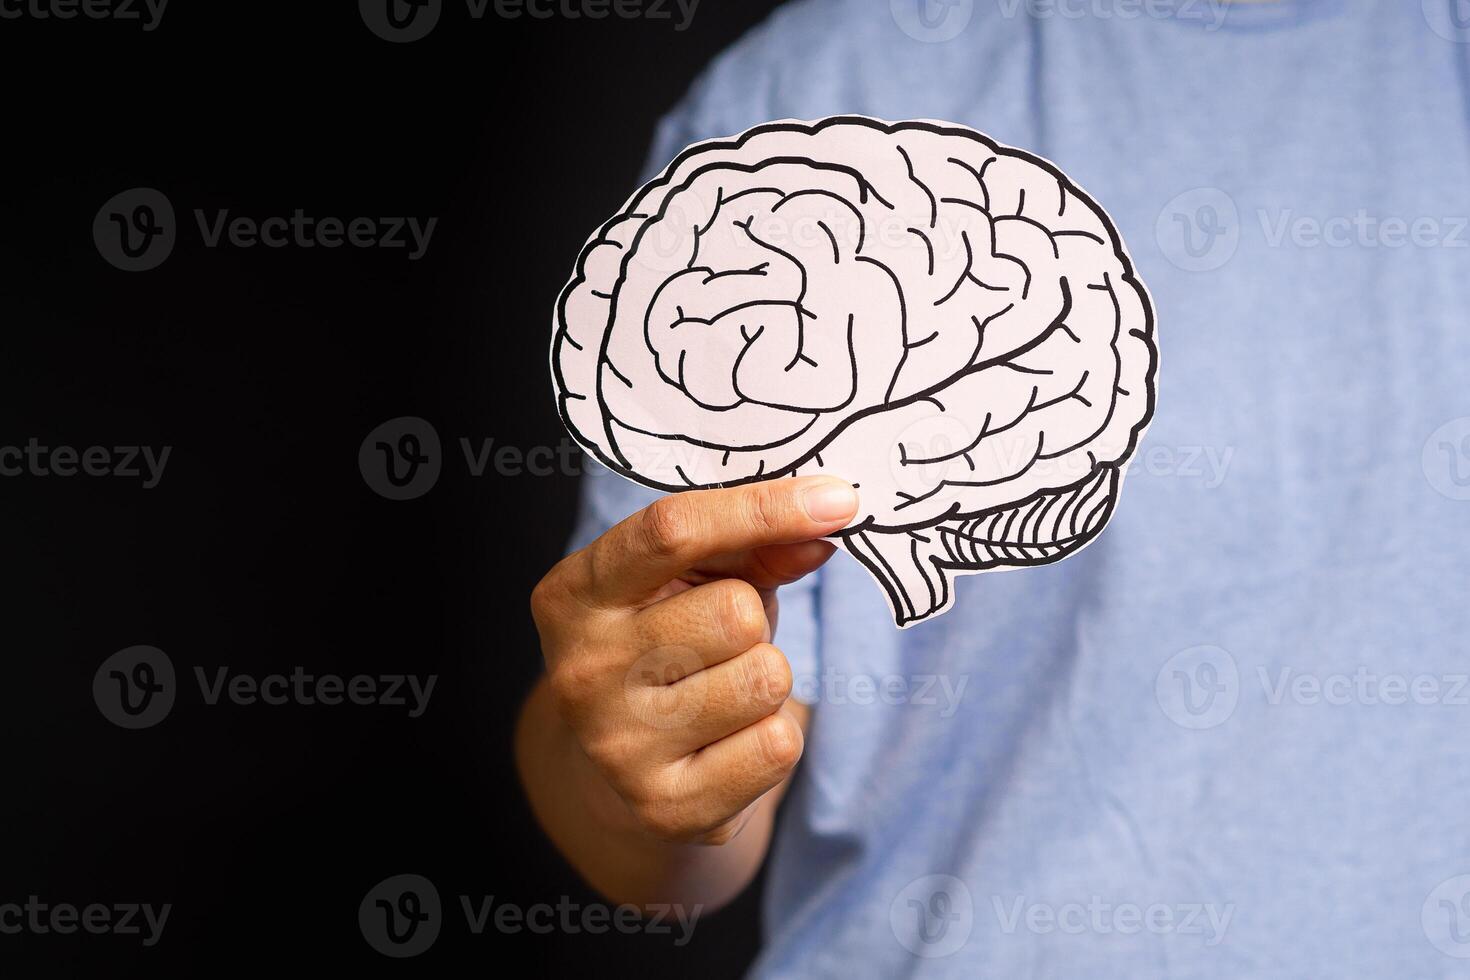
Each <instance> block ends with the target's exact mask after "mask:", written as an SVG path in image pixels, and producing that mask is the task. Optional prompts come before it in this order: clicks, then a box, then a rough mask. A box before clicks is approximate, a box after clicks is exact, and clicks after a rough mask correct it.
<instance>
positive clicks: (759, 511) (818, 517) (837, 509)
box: [586, 476, 858, 605]
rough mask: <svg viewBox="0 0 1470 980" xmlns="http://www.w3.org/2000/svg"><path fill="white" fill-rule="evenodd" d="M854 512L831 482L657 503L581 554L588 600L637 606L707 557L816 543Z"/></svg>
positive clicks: (754, 487)
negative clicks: (584, 566) (780, 545)
mask: <svg viewBox="0 0 1470 980" xmlns="http://www.w3.org/2000/svg"><path fill="white" fill-rule="evenodd" d="M857 509H858V497H857V491H856V490H854V489H853V488H852V485H851V484H849V483H847V482H845V481H843V480H839V479H836V478H835V477H830V476H810V477H796V478H791V479H784V480H767V481H764V482H761V483H748V484H745V485H744V486H739V487H729V488H726V489H721V490H689V491H685V492H683V493H677V494H673V495H672V496H668V497H663V498H660V499H659V500H656V501H654V502H653V503H652V504H650V505H649V506H647V507H645V508H644V509H643V510H641V511H639V512H638V513H636V514H634V515H633V516H632V517H629V518H628V519H627V520H625V521H623V522H622V523H621V524H618V525H617V526H615V527H613V528H612V529H611V530H609V531H608V532H607V533H606V534H604V535H603V536H602V537H600V538H598V539H597V540H596V541H594V542H593V543H592V544H591V545H590V546H589V547H588V549H587V552H586V572H587V579H588V581H587V594H588V595H589V596H590V597H591V598H592V599H593V601H595V602H598V603H602V604H608V605H619V604H626V603H632V602H637V601H638V600H640V599H646V598H648V597H649V596H651V595H652V594H653V593H655V592H657V591H658V590H659V589H660V588H662V587H663V586H664V585H666V584H668V583H669V582H670V581H672V580H673V579H675V578H677V577H678V576H679V575H680V574H681V573H682V572H684V571H686V570H688V569H689V568H690V567H691V566H693V565H695V564H697V563H698V562H700V561H703V560H705V559H707V558H712V557H714V556H716V555H724V554H730V553H732V552H737V551H746V550H748V549H751V548H758V547H761V546H762V545H771V544H792V543H795V542H798V541H808V540H811V539H813V538H819V537H822V536H823V535H825V534H831V533H832V532H833V531H838V530H841V529H842V528H843V527H845V526H846V525H847V524H848V523H849V522H850V521H851V520H852V519H853V516H854V515H855V514H856V513H857Z"/></svg>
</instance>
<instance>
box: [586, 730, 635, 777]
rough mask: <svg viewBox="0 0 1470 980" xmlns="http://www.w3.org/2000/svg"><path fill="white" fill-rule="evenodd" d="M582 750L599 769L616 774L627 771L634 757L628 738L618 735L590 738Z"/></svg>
mask: <svg viewBox="0 0 1470 980" xmlns="http://www.w3.org/2000/svg"><path fill="white" fill-rule="evenodd" d="M582 751H583V752H584V753H586V755H587V758H589V759H591V760H592V764H593V765H595V766H596V767H597V768H598V769H599V770H601V771H602V772H603V773H605V774H609V775H614V776H618V775H622V774H623V773H626V772H627V770H628V768H629V763H630V762H631V761H632V759H633V758H634V754H633V753H632V752H631V751H629V747H628V744H627V742H626V740H624V739H621V738H616V737H606V736H604V737H601V738H592V739H589V740H588V741H587V742H586V744H584V745H583V746H582Z"/></svg>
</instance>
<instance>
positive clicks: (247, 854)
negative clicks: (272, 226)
mask: <svg viewBox="0 0 1470 980" xmlns="http://www.w3.org/2000/svg"><path fill="white" fill-rule="evenodd" d="M773 6H775V4H774V3H773V2H770V0H760V2H754V0H704V2H703V3H701V4H700V5H699V7H698V9H697V12H696V14H695V16H694V19H693V22H692V25H691V26H690V28H689V29H688V30H686V31H683V32H679V31H676V30H675V23H676V22H677V20H678V16H679V15H678V13H677V11H676V10H675V11H674V16H673V19H668V20H652V19H634V20H624V19H620V18H617V17H609V18H607V19H605V20H601V21H590V20H585V19H584V20H571V19H568V18H566V17H564V16H560V15H559V16H557V17H554V18H552V19H548V20H533V19H531V18H527V17H523V18H521V19H518V20H506V19H500V18H497V17H496V16H494V14H493V13H490V14H487V15H486V16H485V17H484V18H483V19H481V20H474V19H472V18H471V17H470V16H468V14H467V12H466V7H465V6H464V3H463V0H446V3H445V8H444V12H443V16H442V17H441V19H440V21H439V23H438V25H437V27H436V28H435V29H434V31H433V32H432V33H431V34H430V35H429V36H428V37H426V38H424V39H423V40H420V41H417V42H414V43H410V44H391V43H388V42H386V41H384V40H381V39H379V38H378V37H376V36H374V35H373V34H372V33H371V32H370V31H369V30H368V29H367V28H366V27H365V26H364V22H363V20H362V19H361V17H360V16H359V11H358V10H357V9H356V6H355V5H354V4H351V3H333V4H307V3H297V4H286V5H265V4H244V3H237V4H227V3H222V2H212V3H187V4H186V3H184V2H182V0H176V5H170V6H169V7H168V8H167V10H166V13H165V15H164V17H163V18H162V20H161V21H160V22H159V24H158V26H157V28H156V29H155V30H153V31H144V30H143V29H142V27H141V25H140V24H139V22H137V21H131V22H125V21H120V20H89V19H87V18H85V17H79V18H77V19H74V20H56V19H49V20H40V19H37V18H35V17H33V16H29V15H27V16H23V17H21V18H19V19H5V20H0V74H3V77H4V91H5V92H6V93H7V96H6V113H5V120H6V140H5V145H6V150H7V152H6V157H7V158H8V169H9V170H10V174H11V179H10V181H9V182H8V187H9V189H8V190H7V191H6V193H5V195H4V197H5V213H4V216H3V224H0V243H3V249H4V256H3V258H4V264H3V267H0V268H3V274H0V280H3V290H4V297H3V326H4V329H3V334H0V335H3V338H4V340H3V354H0V357H3V365H4V371H3V378H4V382H3V384H0V399H3V401H4V403H5V408H4V410H3V414H0V418H3V426H4V428H3V434H0V445H5V446H23V445H24V444H25V443H26V442H27V440H29V439H31V438H35V439H36V440H38V442H39V443H41V444H44V445H48V446H61V445H66V446H73V447H76V448H77V449H79V450H80V449H85V448H86V447H89V446H105V447H117V446H141V445H148V446H152V447H155V449H157V448H158V447H162V446H168V447H171V455H170V457H169V460H168V463H167V466H166V468H165V470H164V472H163V475H162V479H161V480H160V481H159V483H158V485H157V486H156V487H154V488H152V489H143V488H142V487H141V480H140V479H135V478H134V479H130V478H126V477H96V476H80V475H79V476H72V477H61V476H56V475H50V476H38V475H35V474H30V473H26V474H22V475H19V476H7V477H4V478H0V494H3V503H4V510H3V513H4V527H5V534H4V545H3V547H4V549H5V554H6V557H7V558H8V560H7V561H6V563H5V564H6V566H7V568H8V569H9V571H10V574H9V576H8V582H7V586H6V588H5V590H4V595H5V605H6V607H7V608H6V622H7V625H8V626H9V627H10V628H9V629H7V630H6V631H5V637H6V649H5V659H4V663H5V666H6V670H5V671H4V674H3V677H4V681H3V682H0V718H3V722H0V724H3V726H4V732H5V737H4V746H5V749H6V751H5V755H4V763H3V764H4V769H5V773H6V779H5V782H4V787H5V788H4V790H3V793H4V796H3V810H0V813H3V830H4V832H5V845H4V857H3V859H0V903H4V902H24V901H25V900H26V898H27V897H28V896H30V895H36V896H37V897H39V898H40V899H41V900H42V901H45V902H48V903H51V904H55V903H70V904H74V905H78V906H82V905H86V904H88V903H92V902H101V903H104V904H117V903H130V902H147V903H152V904H153V905H154V906H159V905H162V904H163V903H171V904H172V906H173V909H172V912H171V914H170V917H169V919H168V922H167V925H166V928H165V929H164V931H163V934H162V938H161V941H160V942H159V943H158V944H157V945H156V946H154V947H152V948H143V947H142V943H141V938H142V937H140V936H119V935H100V936H97V935H87V934H84V933H79V934H75V935H56V934H47V935H36V934H31V933H24V934H20V935H0V974H3V975H6V976H21V975H31V974H33V973H35V974H37V975H39V973H38V971H40V970H42V969H44V970H45V975H69V974H75V975H99V974H101V973H103V972H104V971H106V972H108V973H109V974H110V975H120V974H143V973H147V974H149V975H179V974H182V973H186V972H190V973H195V974H198V975H222V974H231V973H250V974H255V975H258V974H259V973H260V972H262V971H264V970H267V969H291V970H295V969H304V970H308V971H315V970H332V971H334V972H336V971H341V972H342V973H345V974H346V975H362V974H365V973H370V974H376V973H378V972H385V973H386V972H393V973H398V974H403V973H406V972H412V973H416V974H421V973H429V974H449V973H453V974H456V975H458V974H468V973H469V972H470V971H472V970H473V971H476V972H479V973H482V972H483V971H486V970H496V971H498V970H501V969H504V970H507V971H510V970H515V971H516V972H524V970H525V968H524V967H521V968H517V967H516V964H517V963H518V962H523V961H524V959H525V958H526V957H529V958H530V961H531V968H532V969H535V968H538V967H539V968H540V969H543V970H545V971H546V972H555V973H562V974H565V973H572V974H576V973H581V972H583V971H591V970H594V969H595V970H598V971H599V972H613V973H615V974H623V973H627V972H632V971H635V970H636V971H638V972H640V973H642V974H644V975H650V976H659V975H668V976H676V975H690V974H697V975H702V976H721V975H736V974H738V973H739V972H741V970H742V969H743V968H744V967H745V966H746V965H747V964H748V962H749V958H750V956H751V951H752V949H753V944H754V942H755V939H756V914H755V902H754V900H753V899H754V895H753V894H747V896H746V897H745V898H744V899H743V900H742V901H741V902H740V903H739V904H737V905H736V906H734V907H732V908H731V909H729V910H727V911H726V912H724V913H722V914H720V915H719V916H718V917H716V918H713V919H710V920H708V921H701V923H700V924H699V926H698V928H697V930H696V932H695V940H694V942H693V943H692V944H690V945H688V946H686V947H684V948H677V947H675V945H674V942H673V937H672V936H648V935H634V936H618V935H605V936H600V937H595V936H589V935H585V934H582V935H568V934H567V933H565V932H563V931H560V930H558V931H557V932H554V933H552V934H550V935H536V934H532V933H530V932H524V931H523V932H521V933H519V934H514V935H512V934H502V933H498V932H496V931H495V930H494V928H493V927H491V928H488V929H487V930H486V931H485V932H484V933H483V934H481V935H478V936H476V935H472V934H471V933H470V931H469V930H468V929H467V928H466V926H465V922H464V918H463V915H462V913H461V911H460V909H459V900H458V897H459V896H460V895H469V896H471V897H472V898H473V900H475V901H476V902H478V901H479V900H480V899H481V898H483V897H484V896H489V895H493V896H495V900H496V902H497V903H500V902H508V903H514V904H518V905H521V906H529V905H532V904H534V903H537V902H549V903H556V902H557V901H558V900H560V899H561V897H562V896H564V895H565V896H568V897H569V898H570V899H571V900H572V901H576V902H583V903H585V902H590V901H593V900H594V897H593V896H592V895H591V894H590V893H589V892H587V891H585V890H584V889H583V887H582V886H581V885H579V884H578V882H577V880H576V878H575V876H574V875H572V874H571V873H570V872H569V870H568V869H567V868H566V867H565V866H564V865H563V864H562V863H561V862H560V860H559V859H558V858H557V857H556V856H555V854H554V852H552V851H551V849H550V847H549V845H547V844H546V843H545V841H544V839H543V838H542V837H541V835H540V833H539V831H538V830H537V829H536V827H535V825H534V823H533V822H532V821H531V818H530V816H529V813H528V811H527V809H526V806H525V803H524V801H523V798H522V795H521V792H520V789H519V786H518V785H517V783H516V780H515V776H514V770H513V766H512V764H511V753H510V736H511V731H512V724H513V720H514V715H515V710H516V707H517V706H518V704H519V701H520V699H521V698H522V696H523V695H524V693H525V691H526V690H527V689H528V688H529V686H530V684H531V682H532V680H533V679H534V677H535V674H536V672H537V670H538V669H539V663H540V661H539V655H538V652H537V647H536V640H535V634H534V631H533V629H532V625H531V622H530V616H529V613H528V611H527V603H526V599H527V595H528V593H529V591H530V588H531V586H532V585H533V584H534V582H535V581H536V579H537V578H539V576H540V575H541V573H542V572H543V571H544V570H545V569H546V568H547V567H549V566H550V564H551V563H552V562H553V561H554V560H555V558H556V557H557V555H558V553H559V551H560V549H561V547H562V545H563V542H564V540H565V537H566V535H567V533H568V531H569V529H570V526H571V519H572V512H573V504H574V499H575V493H576V481H575V479H574V477H572V476H571V475H568V474H558V475H554V476H549V477H537V476H530V475H522V476H518V477H511V476H501V475H496V474H494V473H486V474H485V475H483V476H479V477H476V476H473V475H471V473H470V472H469V469H468V467H467V466H466V463H465V460H464V457H463V454H462V452H461V447H460V443H459V440H460V439H462V438H463V439H468V440H470V442H471V444H472V445H473V446H474V447H476V448H479V447H480V446H481V445H482V440H485V439H492V438H493V439H494V440H495V446H497V447H499V446H502V445H510V446H515V447H518V448H520V449H522V450H527V449H530V448H532V447H536V446H551V447H556V446H558V445H559V444H561V443H562V441H563V440H564V439H565V436H564V433H563V431H562V429H561V427H560V425H559V423H558V421H557V419H556V416H555V411H554V406H553V402H552V398H551V396H550V390H549V381H548V378H547V370H546V346H547V342H548V340H549V331H550V316H551V310H552V304H553V301H554V298H555V295H556V292H557V290H558V289H559V288H560V287H561V285H562V284H563V282H564V281H565V279H566V277H567V275H568V274H569V273H570V271H571V264H572V262H573V260H574V258H575V256H576V254H577V250H578V248H579V247H580V246H581V244H582V242H583V241H584V239H585V238H586V236H587V235H588V234H589V233H590V232H591V231H592V230H593V229H594V228H595V227H596V226H597V225H598V224H599V223H600V222H601V221H603V220H605V219H606V218H607V217H608V216H610V215H611V214H612V213H614V212H615V211H616V209H617V207H618V206H619V205H620V204H621V202H622V201H623V199H624V198H625V197H626V196H627V195H628V194H629V193H630V192H631V191H632V189H633V188H634V186H635V183H636V178H637V176H638V174H639V171H640V170H641V167H642V164H643V159H644V154H645V152H646V150H647V146H648V142H649V139H650V137H651V134H652V131H653V126H654V123H655V121H656V119H657V118H658V116H659V115H660V114H661V113H663V112H665V111H667V110H668V109H669V108H670V107H671V106H672V105H673V104H674V102H675V101H676V100H677V99H678V97H679V96H680V95H681V94H682V92H683V91H684V90H685V88H686V86H687V85H688V83H689V82H690V81H691V80H692V79H693V78H694V77H695V75H696V74H697V72H698V71H699V69H700V67H701V66H702V65H703V64H704V63H706V62H707V61H708V60H709V58H710V57H712V56H713V55H714V54H715V53H716V52H717V51H718V50H720V49H721V48H722V47H724V46H725V45H727V44H728V43H730V42H731V41H733V40H734V39H735V38H736V37H738V36H739V35H740V34H741V33H742V32H743V31H745V30H747V29H748V28H749V27H751V26H752V25H754V24H755V23H756V22H758V21H759V20H760V19H761V18H762V17H763V16H764V15H765V14H766V13H767V12H769V10H770V9H771V8H772V7H773ZM491 9H492V10H493V7H492V8H491ZM134 187H152V188H156V189H158V190H159V191H162V192H163V193H164V194H165V195H167V197H168V199H169V200H170V202H171V203H172V205H173V208H174V210H175V212H176V220H177V225H178V228H177V235H178V238H177V244H176V245H175V247H174V249H173V252H172V254H171V255H170V256H169V257H168V258H167V260H166V261H165V262H164V263H163V264H162V265H161V266H159V267H158V268H156V269H153V270H151V271H146V272H132V273H129V272H123V271H119V270H118V269H115V268H113V267H112V266H111V265H109V264H108V263H107V262H105V261H104V260H103V258H102V257H101V255H100V254H99V251H98V248H97V245H96V243H95V242H94V239H93V233H92V223H93V218H94V217H95V216H96V215H97V213H98V210H99V209H100V208H101V207H102V206H103V204H104V202H106V201H108V199H109V198H111V197H112V196H113V195H115V194H118V193H119V192H121V191H124V190H127V189H129V188H134ZM297 208H300V209H302V210H303V211H304V212H305V213H306V214H307V215H309V216H313V217H316V218H321V217H328V216H331V217H338V218H343V219H350V218H354V217H372V218H382V217H390V216H398V217H403V216H416V217H419V218H421V219H427V218H429V217H437V218H438V219H439V220H438V224H437V226H436V228H435V229H434V232H433V236H432V238H431V240H430V244H429V248H428V251H427V254H426V255H425V256H424V257H423V258H422V259H420V260H418V261H410V260H409V259H408V258H407V255H406V252H407V249H384V248H353V247H339V248H335V249H325V248H321V247H316V248H310V249H307V248H300V247H295V246H290V247H284V248H269V247H262V246H256V247H253V248H240V247H235V246H232V245H228V244H222V245H220V246H218V247H214V248H209V247H206V246H205V244H204V242H203V239H202V236H201V235H200V232H199V229H198V227H197V224H196V220H195V216H194V212H195V210H196V209H201V210H203V211H205V212H206V213H207V215H209V217H210V218H211V219H212V218H213V216H214V215H215V214H216V212H217V211H219V210H220V209H228V211H229V214H230V217H235V216H247V217H251V218H255V219H264V218H268V217H271V216H286V217H289V216H290V215H291V214H292V213H293V212H294V211H295V209H297ZM406 415H415V416H421V417H423V418H424V419H427V420H428V421H429V422H431V423H432V425H433V426H434V427H435V429H436V430H437V432H438V434H439V436H440V439H441V440H442V443H443V473H442V475H441V477H440V479H439V481H438V483H437V485H436V486H434V487H433V489H432V490H430V491H429V492H428V493H426V494H425V495H423V496H421V497H419V498H418V499H415V500H409V501H402V502H395V501H390V500H387V499H384V498H383V497H381V496H379V495H378V494H376V493H375V492H374V491H373V490H372V489H371V488H370V487H369V486H368V485H367V483H366V482H365V481H364V478H363V476H362V475H361V473H360V472H359V469H358V459H357V457H358V449H359V446H360V445H361V443H362V442H363V440H364V438H365V437H366V436H367V434H368V433H369V432H370V431H371V430H372V429H373V428H374V427H375V426H377V425H379V424H381V423H383V422H385V421H387V420H389V419H393V418H396V417H399V416H406ZM135 644H151V645H154V646H157V647H158V648H160V649H162V650H163V651H165V652H166V653H167V654H168V656H169V657H170V658H171V660H172V662H173V664H174V666H175V668H176V670H177V671H178V675H179V676H178V684H179V693H178V698H177V701H176V703H175V706H174V708H173V710H172V712H171V714H170V715H169V716H168V717H167V718H166V719H165V720H164V721H163V722H161V723H160V724H158V725H157V726H155V727H152V728H148V729H144V730H141V731H125V730H123V729H121V728H119V727H116V726H115V725H113V724H112V723H110V722H109V721H108V720H107V719H106V718H104V717H103V715H102V714H101V712H100V711H99V710H98V707H97V706H96V704H95V703H94V701H93V698H92V680H93V675H94V674H95V673H96V672H97V670H98V667H99V666H100V665H101V663H102V661H103V660H104V659H105V658H106V657H108V656H109V655H110V654H112V653H113V652H115V651H118V650H120V649H123V648H125V647H129V646H132V645H135ZM196 667H198V668H203V669H204V670H205V671H206V672H207V673H209V674H210V675H211V676H213V675H214V672H215V671H216V670H218V668H220V667H228V668H229V670H230V672H231V674H234V673H247V674H250V675H253V676H256V677H260V676H264V675H266V674H270V673H289V672H291V671H292V670H293V669H295V668H298V667H299V668H301V669H303V670H304V671H306V672H308V673H311V674H316V675H320V674H328V673H331V674H338V675H341V676H344V677H350V676H352V675H355V674H368V675H380V674H406V673H412V674H418V675H421V676H422V675H428V674H435V675H437V677H438V680H437V685H436V687H435V689H434V692H433V695H432V697H431V699H430V702H429V707H428V710H427V711H426V712H425V713H424V714H423V716H422V717H419V718H417V719H411V718H409V717H408V716H407V708H402V707H386V706H354V705H349V704H344V705H338V706H324V705H319V704H318V705H301V704H287V705H282V706H270V705H265V704H259V703H257V704H254V705H237V704H232V703H229V702H228V701H222V702H221V703H219V704H216V705H213V706H211V705H209V704H207V703H205V700H204V699H203V698H202V697H201V696H200V693H199V688H198V685H197V683H196V682H195V676H194V670H195V668H196ZM402 873H414V874H421V875H424V876H426V877H428V878H429V879H430V880H432V881H433V882H434V884H435V885H436V886H437V888H438V891H439V893H440V895H441V897H442V899H443V901H444V904H445V917H446V921H445V923H444V926H443V930H442V932H441V935H440V937H439V939H438V941H437V942H436V943H435V944H434V946H433V947H432V948H431V949H429V950H428V951H427V952H425V953H424V954H422V955H421V956H419V957H417V958H416V959H413V960H404V961H398V960H390V959H387V958H385V957H383V956H381V955H380V954H378V953H376V952H374V951H373V950H372V949H371V948H370V947H369V946H368V944H367V943H366V942H365V941H364V938H363V936H362V934H361V932H360V931H359V928H358V924H357V908H358V904H359V902H360V901H361V900H362V898H363V897H364V895H365V894H366V893H367V891H368V890H369V889H370V888H372V887H373V886H374V885H375V884H376V883H377V882H379V881H381V880H382V879H384V878H385V877H388V876H390V875H395V874H402Z"/></svg>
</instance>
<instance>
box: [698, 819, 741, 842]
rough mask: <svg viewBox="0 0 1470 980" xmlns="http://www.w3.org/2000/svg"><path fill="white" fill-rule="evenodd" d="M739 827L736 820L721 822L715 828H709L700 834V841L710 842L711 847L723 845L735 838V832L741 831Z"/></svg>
mask: <svg viewBox="0 0 1470 980" xmlns="http://www.w3.org/2000/svg"><path fill="white" fill-rule="evenodd" d="M739 829H740V825H739V824H738V823H737V822H736V821H734V820H729V821H726V822H725V823H722V824H720V825H719V826H718V827H716V828H714V829H713V830H708V831H705V832H704V833H703V834H700V835H699V842H700V843H701V844H708V845H710V846H711V847H721V846H723V845H725V844H728V843H730V842H731V841H732V840H734V839H735V834H736V833H737V832H738V831H739Z"/></svg>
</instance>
